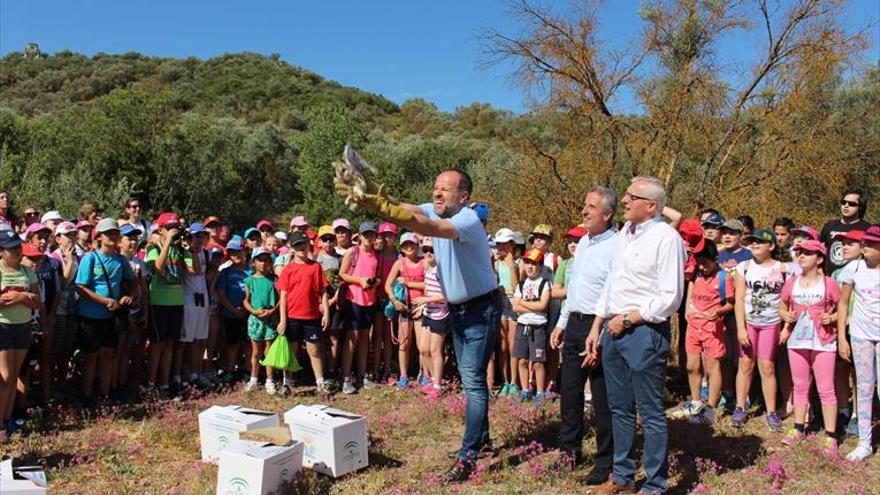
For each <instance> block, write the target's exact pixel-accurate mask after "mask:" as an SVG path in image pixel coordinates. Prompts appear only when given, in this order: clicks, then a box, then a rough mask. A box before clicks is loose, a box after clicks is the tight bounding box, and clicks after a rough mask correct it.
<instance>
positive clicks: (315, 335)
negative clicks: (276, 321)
mask: <svg viewBox="0 0 880 495" xmlns="http://www.w3.org/2000/svg"><path fill="white" fill-rule="evenodd" d="M284 334H285V335H287V338H288V339H289V340H292V341H295V342H302V341H306V342H308V343H310V344H318V343H320V342H321V320H297V319H293V318H288V319H287V330H286V331H285V332H284Z"/></svg>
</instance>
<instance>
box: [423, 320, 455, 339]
mask: <svg viewBox="0 0 880 495" xmlns="http://www.w3.org/2000/svg"><path fill="white" fill-rule="evenodd" d="M448 323H449V316H447V317H446V318H443V319H442V320H435V319H432V318H428V317H427V316H423V317H422V326H423V327H425V328H427V329H428V331H430V332H431V333H433V334H437V335H446V334H447V333H449V325H448Z"/></svg>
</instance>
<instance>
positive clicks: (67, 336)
mask: <svg viewBox="0 0 880 495" xmlns="http://www.w3.org/2000/svg"><path fill="white" fill-rule="evenodd" d="M78 323H79V321H78V320H77V319H76V317H75V316H71V315H57V316H56V317H55V328H54V329H53V331H52V353H54V354H58V355H61V356H67V355H69V354H70V353H72V352H73V346H74V344H75V343H76V327H77V324H78Z"/></svg>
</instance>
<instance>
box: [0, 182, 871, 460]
mask: <svg viewBox="0 0 880 495" xmlns="http://www.w3.org/2000/svg"><path fill="white" fill-rule="evenodd" d="M471 207H472V208H473V209H474V210H475V211H476V212H477V214H478V215H479V216H480V218H481V220H482V221H483V223H484V225H485V224H486V223H487V219H488V207H487V206H486V205H484V204H474V205H472V206H471ZM865 208H866V200H865V196H864V194H862V193H860V192H859V191H848V192H847V193H846V194H845V195H844V196H843V199H842V200H841V218H840V219H836V220H833V221H831V222H828V224H827V225H826V226H825V227H824V228H823V230H822V233H821V234H820V233H819V232H817V231H816V230H815V229H812V228H810V227H800V228H795V224H794V223H793V222H792V221H791V220H789V219H785V218H783V219H779V220H777V221H776V222H774V225H773V227H772V229H761V228H757V229H756V228H755V226H754V222H753V221H752V219H751V218H750V217H748V216H744V217H739V218H735V219H725V218H724V217H723V216H722V215H721V214H720V213H719V212H717V211H715V210H707V211H704V212H703V214H702V216H701V218H700V219H688V220H684V221H681V218H680V215H678V214H677V212H674V211H673V210H669V211H671V212H672V213H670V214H667V217H668V218H669V219H670V221H671V222H672V223H673V224H674V225H675V226H676V227H677V228H678V229H679V232H680V233H681V235H682V237H683V239H684V241H685V244H686V245H687V247H688V251H689V255H690V257H689V260H688V263H687V266H686V268H685V270H686V274H685V275H686V279H687V281H688V283H687V297H686V301H685V302H684V303H683V305H682V307H683V309H682V321H681V322H680V326H681V328H682V330H685V329H686V331H684V332H682V333H681V335H680V338H681V340H682V343H683V345H682V349H683V351H684V353H686V371H687V381H688V385H689V390H690V395H691V397H690V400H688V401H686V402H685V403H683V404H682V405H681V406H680V407H678V408H676V409H675V410H673V412H672V416H673V417H676V418H688V420H689V421H692V422H696V423H712V422H713V421H716V420H718V417H717V416H718V414H717V413H716V411H717V412H720V411H726V412H727V413H728V414H729V415H730V421H731V422H732V423H733V425H734V426H736V427H742V425H743V424H744V423H745V422H746V421H747V419H748V416H749V414H750V413H751V411H752V410H753V409H754V408H753V407H751V402H752V401H753V400H755V401H756V402H761V403H762V404H763V407H764V408H765V409H766V411H767V414H766V422H767V425H768V427H769V428H770V429H771V430H774V431H781V430H782V419H783V418H784V417H786V416H787V415H790V414H791V415H793V416H794V426H793V428H791V429H790V430H789V431H788V432H786V433H785V434H784V435H783V437H782V441H783V442H784V443H785V444H787V445H793V444H796V443H798V442H800V441H802V440H803V439H804V435H805V428H806V426H805V425H806V424H807V423H811V424H813V425H814V423H813V422H814V421H815V419H814V418H820V417H821V424H822V427H823V428H824V430H825V432H826V435H827V441H826V449H827V450H828V451H829V452H836V447H837V443H838V439H839V435H840V433H841V431H842V430H845V431H848V432H850V433H852V434H854V435H857V436H858V437H859V446H858V447H857V449H856V450H855V451H853V452H852V453H850V455H849V458H850V459H852V460H861V459H864V458H866V457H868V456H870V455H871V453H872V451H871V436H870V430H871V425H872V422H871V421H872V405H873V397H874V391H875V388H876V387H878V385H877V384H878V380H877V373H878V371H877V370H878V369H880V226H878V225H870V224H869V223H867V222H866V221H865V220H864V219H863V216H864V211H865ZM141 209H142V203H141V200H140V199H138V198H131V199H129V200H128V201H127V202H126V203H125V205H124V215H123V217H124V218H122V219H119V220H117V219H113V218H101V212H100V210H98V209H97V208H96V207H95V206H94V205H90V204H87V205H84V206H83V208H81V209H80V211H79V212H78V218H76V219H68V218H66V217H64V216H63V215H61V214H60V213H59V212H57V211H50V212H47V213H46V214H44V215H42V216H40V215H38V214H35V213H38V212H37V211H36V209H35V208H28V210H30V211H27V213H31V214H30V215H26V216H25V218H23V219H19V218H18V217H17V216H16V215H15V213H14V208H12V207H11V202H10V198H9V194H8V193H7V192H5V191H0V288H2V295H0V419H2V420H3V424H2V428H0V440H2V439H3V438H5V437H6V436H7V435H9V434H12V433H14V432H15V431H17V430H18V429H20V428H21V426H22V424H23V422H24V421H25V420H26V414H25V410H26V409H25V406H26V405H27V404H28V403H29V401H31V402H36V403H45V402H48V401H52V400H57V399H58V398H59V397H60V395H59V394H61V395H63V393H62V392H63V391H65V390H66V391H67V393H69V389H70V386H69V384H70V383H76V384H77V386H78V388H79V391H78V393H79V394H80V397H81V399H82V401H83V403H84V404H85V406H86V407H94V406H95V405H96V404H98V403H101V402H103V401H112V402H125V401H129V400H132V399H133V394H134V393H135V392H137V393H139V394H141V396H145V397H153V396H155V397H157V398H160V399H174V398H176V397H179V396H180V395H181V394H183V393H186V392H187V391H189V390H198V389H205V388H208V387H214V386H218V384H226V385H232V384H235V383H237V382H238V381H243V382H244V385H243V387H244V388H245V390H247V391H253V390H257V389H259V388H260V386H261V385H260V384H261V383H262V388H263V390H264V391H265V392H266V393H268V394H270V395H275V394H279V395H285V394H290V393H291V391H292V387H293V378H294V377H293V376H292V375H291V374H289V373H288V372H286V371H285V372H282V371H280V370H273V369H272V368H268V367H262V366H261V364H260V361H261V358H262V357H263V356H264V355H265V353H266V352H267V351H268V349H269V347H270V345H271V344H272V342H273V341H274V340H275V339H276V337H277V336H278V335H285V336H286V337H287V339H288V340H289V341H290V342H291V343H292V347H293V349H292V350H293V352H294V353H296V354H299V355H300V356H302V357H303V358H305V359H303V361H304V362H307V363H308V367H309V369H310V370H311V376H313V377H314V383H315V385H316V387H317V389H318V391H319V392H320V393H324V394H332V393H336V392H340V391H341V392H342V393H344V394H352V393H356V392H357V391H358V389H360V388H364V389H371V388H375V387H377V386H380V385H383V384H387V385H391V386H394V387H397V388H398V389H400V390H402V391H405V390H410V389H416V390H419V391H421V392H422V393H424V394H426V395H427V396H429V397H433V398H436V397H437V396H439V395H441V394H443V393H444V391H445V390H446V387H447V381H446V380H451V379H453V378H454V377H453V372H452V370H454V369H455V368H454V366H452V365H451V363H450V361H451V360H453V359H454V355H453V353H451V352H449V350H448V349H447V346H448V342H447V339H446V334H447V325H446V319H447V317H448V315H449V310H448V308H447V306H446V303H445V300H444V298H443V291H442V288H441V285H440V282H439V277H438V274H437V272H438V270H442V267H438V266H437V262H436V259H435V258H434V254H433V248H432V243H431V239H430V238H421V237H419V236H417V235H415V234H413V233H403V234H402V235H400V233H399V232H398V229H397V227H396V226H395V225H394V224H392V223H388V222H383V223H381V224H377V223H374V222H370V221H366V222H363V223H361V224H360V225H358V228H357V229H353V228H352V225H351V223H350V222H349V221H348V220H347V219H345V218H338V219H335V220H333V221H332V222H329V223H328V224H326V225H320V226H318V227H317V229H315V230H313V229H312V225H311V224H310V222H309V221H308V220H307V219H305V218H304V217H302V216H298V217H295V218H293V219H292V220H291V222H290V223H289V225H288V229H286V230H279V229H276V227H275V224H274V223H273V222H272V221H270V220H266V219H263V220H260V221H259V222H257V223H256V224H255V225H254V227H252V228H248V229H246V230H244V232H243V234H242V235H237V234H233V233H231V231H230V228H229V227H227V226H224V225H223V224H222V222H221V219H220V218H218V217H216V216H208V217H207V218H204V219H203V220H202V221H196V222H191V223H185V222H184V219H183V218H181V217H180V216H178V215H177V214H175V213H173V212H170V211H166V212H163V213H161V214H160V215H158V217H157V218H156V219H155V221H153V222H149V221H147V220H146V219H145V218H144V217H143V215H142V213H141ZM667 210H668V209H667ZM667 213H668V212H667ZM487 235H489V233H488V232H487ZM587 235H588V232H587V231H586V230H585V229H584V228H583V227H582V226H575V227H573V228H571V229H570V230H568V231H567V232H566V233H565V234H564V236H563V243H564V244H563V245H564V248H565V251H566V254H567V256H565V257H563V256H560V255H558V254H555V253H553V252H552V251H551V246H552V245H553V242H554V234H553V230H552V229H551V227H550V226H548V225H543V224H542V225H537V226H536V227H535V228H534V229H532V231H531V232H530V233H529V234H528V235H523V234H522V233H520V232H516V231H513V230H511V229H509V228H502V229H499V230H498V231H496V232H495V233H494V235H492V236H490V245H491V246H492V257H493V265H494V268H495V272H496V274H497V277H498V287H499V291H502V292H503V293H504V295H505V296H506V297H505V298H504V309H503V316H502V320H501V338H499V339H498V341H497V349H496V352H495V354H494V356H493V359H492V360H491V362H490V364H489V370H488V377H489V378H488V381H489V385H490V387H491V390H494V393H495V395H496V396H499V397H509V398H513V399H516V400H521V401H531V402H533V403H534V404H536V405H538V406H540V405H542V404H544V403H546V402H548V401H551V400H553V399H554V398H555V397H556V394H557V392H556V380H557V374H558V372H559V350H558V346H556V345H551V340H552V339H551V337H550V334H551V331H552V330H553V329H554V327H555V326H556V320H557V319H558V318H559V314H560V310H561V308H562V306H563V305H564V304H565V297H566V286H567V285H568V284H569V282H570V280H569V270H570V267H571V261H572V260H573V256H574V253H575V252H576V250H577V248H578V245H579V242H580V240H581V239H582V238H583V237H585V236H587ZM755 368H757V373H756V372H755V371H756V370H755ZM756 374H757V375H758V377H759V381H760V389H761V393H760V394H755V393H752V387H753V383H754V382H755V380H754V378H755V375H756ZM496 378H500V379H501V381H502V383H501V384H500V386H498V387H495V380H496ZM851 378H852V381H853V382H854V383H855V388H854V390H853V391H852V393H851V392H850V387H849V383H850V380H851ZM279 379H280V380H281V381H278V380H279ZM309 379H311V378H309ZM814 381H815V384H816V390H817V392H818V394H817V397H818V402H817V401H816V400H812V401H811V397H810V391H811V385H812V383H813V382H814ZM850 404H852V407H853V408H854V409H855V410H856V413H855V414H851V409H850Z"/></svg>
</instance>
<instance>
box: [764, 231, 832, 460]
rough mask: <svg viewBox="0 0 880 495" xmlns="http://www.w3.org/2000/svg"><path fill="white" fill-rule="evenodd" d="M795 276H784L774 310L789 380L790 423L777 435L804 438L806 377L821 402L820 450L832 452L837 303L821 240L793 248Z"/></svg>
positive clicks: (788, 439) (787, 440)
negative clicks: (822, 433)
mask: <svg viewBox="0 0 880 495" xmlns="http://www.w3.org/2000/svg"><path fill="white" fill-rule="evenodd" d="M795 252H796V254H797V260H798V265H799V266H800V268H801V273H800V275H796V276H794V277H791V278H789V279H788V281H787V282H786V283H785V286H783V288H782V294H781V295H780V305H779V315H780V316H781V317H782V319H783V321H785V324H784V325H783V328H782V332H781V334H780V335H779V341H780V343H787V344H788V362H789V366H790V367H791V378H792V381H793V382H794V428H791V429H790V430H788V432H787V433H786V434H785V437H783V439H782V443H783V444H784V445H794V444H797V443H800V442H802V441H803V440H804V438H805V437H806V433H805V431H804V423H805V420H806V416H807V405H808V404H809V395H810V384H811V382H812V377H811V373H812V376H813V377H815V378H816V388H817V389H818V391H819V398H820V400H821V402H822V418H823V420H824V422H825V439H824V452H825V454H826V455H829V456H833V457H836V456H837V440H838V437H837V432H836V429H837V396H836V395H835V393H834V366H835V362H836V360H837V328H836V326H837V325H836V324H837V302H838V301H839V300H840V289H838V287H837V283H836V282H835V281H834V279H833V278H831V277H828V276H826V275H823V274H822V272H821V269H820V267H821V266H822V263H824V261H825V257H826V256H827V255H828V251H827V249H826V248H825V245H824V244H822V243H821V242H819V241H814V240H808V241H804V242H803V243H801V245H800V246H798V247H797V248H796V249H795Z"/></svg>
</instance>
